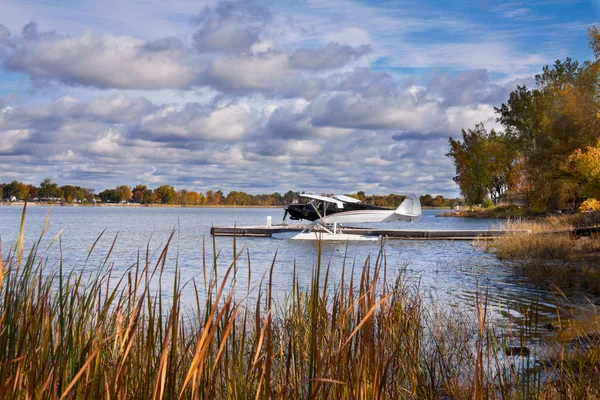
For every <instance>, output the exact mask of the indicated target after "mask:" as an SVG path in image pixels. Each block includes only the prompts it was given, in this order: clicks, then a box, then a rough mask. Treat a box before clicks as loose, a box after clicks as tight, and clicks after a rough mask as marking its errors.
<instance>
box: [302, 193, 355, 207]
mask: <svg viewBox="0 0 600 400" xmlns="http://www.w3.org/2000/svg"><path fill="white" fill-rule="evenodd" d="M300 197H306V198H307V199H313V200H320V201H324V202H326V203H332V204H335V206H336V207H337V208H344V203H343V202H342V201H340V200H337V199H334V198H333V197H326V196H318V195H316V194H306V193H302V194H300Z"/></svg>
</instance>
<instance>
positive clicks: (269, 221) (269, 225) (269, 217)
mask: <svg viewBox="0 0 600 400" xmlns="http://www.w3.org/2000/svg"><path fill="white" fill-rule="evenodd" d="M270 227H271V216H270V215H269V216H268V217H267V228H270Z"/></svg>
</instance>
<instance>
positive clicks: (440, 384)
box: [0, 208, 599, 399]
mask: <svg viewBox="0 0 600 400" xmlns="http://www.w3.org/2000/svg"><path fill="white" fill-rule="evenodd" d="M24 218H25V208H24V210H23V221H24ZM45 230H46V228H44V229H43V231H42V235H43V234H44V233H45ZM23 231H24V223H23V222H22V223H21V230H20V235H19V239H18V240H17V243H16V244H15V245H14V246H12V247H10V248H9V250H8V252H7V253H6V255H5V256H3V257H0V261H1V265H0V271H1V272H0V398H36V399H37V398H49V399H54V398H85V399H87V398H118V399H131V398H140V399H142V398H143V399H150V398H152V399H187V398H207V399H214V398H232V399H252V398H254V399H259V398H263V399H271V398H299V399H300V398H301V399H308V398H319V399H403V398H406V399H422V398H476V399H483V398H536V397H546V398H552V397H556V398H559V397H563V396H567V397H569V396H571V397H573V396H574V397H581V396H583V395H589V396H591V395H598V394H599V393H598V388H597V387H596V385H595V383H594V382H597V378H598V375H599V374H598V357H599V356H598V351H597V350H593V351H587V352H583V353H580V354H579V356H578V357H579V358H577V359H575V358H568V357H567V356H566V355H565V354H566V353H560V352H558V353H557V356H556V358H554V359H552V360H551V361H549V363H548V365H546V366H545V367H544V368H545V372H544V373H542V367H541V366H537V367H535V366H534V365H529V366H527V364H524V365H525V367H521V368H515V366H514V364H515V361H518V360H521V359H523V356H524V355H523V354H521V352H520V353H519V354H520V355H518V356H514V355H511V356H505V354H506V348H507V347H508V346H509V345H510V346H513V344H512V343H509V339H510V338H512V337H516V338H517V341H518V345H519V346H521V347H524V346H525V343H524V340H525V339H524V338H525V336H526V334H527V332H528V330H531V329H532V327H534V326H535V319H534V318H532V317H531V316H529V317H527V318H525V319H524V320H523V321H522V323H521V325H520V326H521V328H520V329H519V330H518V332H517V334H516V335H502V336H498V334H497V332H496V331H495V330H494V328H493V324H492V322H491V321H490V320H489V311H488V304H487V301H486V297H485V294H479V295H478V296H477V301H476V304H475V306H474V307H473V308H472V309H471V310H470V311H467V312H463V313H461V312H455V311H448V310H446V309H445V308H443V307H433V306H426V302H424V300H423V298H422V295H421V290H420V288H419V285H418V282H413V283H409V282H408V281H407V280H406V279H404V277H403V276H402V274H400V275H398V276H396V277H391V276H389V275H388V271H387V264H386V256H385V248H384V247H383V245H382V246H381V247H380V248H379V249H378V251H377V252H376V256H375V257H373V258H371V257H368V258H367V259H366V260H365V261H364V263H362V264H355V263H354V262H352V263H351V262H349V261H347V260H344V265H343V270H344V272H343V273H342V278H341V279H340V280H339V281H338V282H332V280H331V278H330V274H329V272H330V266H329V265H326V264H324V263H322V257H321V249H320V244H318V245H317V250H316V251H317V258H316V260H317V261H316V262H315V264H314V265H313V268H312V280H311V283H310V284H309V285H308V286H307V287H301V286H300V285H299V283H298V278H297V274H296V266H295V265H291V266H290V268H293V269H294V276H295V277H296V278H295V279H294V284H293V288H292V290H291V292H290V293H289V295H288V296H286V298H285V299H277V298H275V297H274V296H273V293H272V283H273V282H272V276H273V275H272V273H273V268H274V267H275V262H273V263H272V264H271V266H270V268H267V269H266V270H265V273H264V275H263V278H262V280H261V283H260V285H259V286H258V287H257V288H255V289H253V288H251V287H247V288H246V292H247V293H248V292H254V294H255V299H254V300H252V301H250V300H247V297H246V295H243V296H242V298H241V299H238V298H237V297H236V295H235V294H236V293H237V289H236V287H235V285H236V274H237V273H238V269H237V268H236V266H238V265H240V263H242V262H243V261H242V260H243V259H246V260H247V261H246V262H247V263H248V271H251V268H252V266H251V262H250V256H249V251H248V250H247V249H240V250H239V251H238V249H237V248H236V244H235V239H234V249H236V257H235V259H234V262H232V263H231V264H230V265H229V266H228V267H227V268H226V272H225V274H224V275H223V276H222V277H221V278H218V277H217V271H218V268H220V267H219V266H218V263H219V262H220V259H219V255H218V252H216V251H215V252H214V256H213V259H212V265H211V263H210V262H207V261H206V257H205V253H203V257H202V260H199V263H200V264H201V265H202V279H201V280H200V281H194V280H192V281H190V282H181V275H180V273H179V270H178V265H177V263H175V265H169V264H168V262H167V260H168V257H167V254H168V252H169V251H170V248H171V246H172V241H173V237H174V233H172V234H171V236H170V237H169V239H168V241H167V242H166V244H165V246H164V248H163V249H162V252H161V253H160V255H159V256H158V257H157V258H156V259H152V257H151V256H150V254H151V253H150V250H149V249H148V248H146V251H145V252H144V253H140V254H139V255H138V261H137V262H136V263H135V264H134V265H133V266H132V267H131V268H130V269H129V270H128V271H127V272H126V273H124V274H122V275H121V276H115V271H114V270H113V267H112V265H113V264H112V263H111V262H110V261H109V260H110V257H111V252H112V248H113V247H114V244H115V242H116V240H117V239H116V238H115V239H114V240H113V244H112V247H111V249H110V250H109V251H108V254H106V256H105V257H104V258H103V261H102V262H101V264H100V265H98V268H97V270H96V271H95V272H93V273H90V272H89V270H88V272H84V271H76V270H75V269H70V270H69V269H68V268H67V267H66V266H65V265H64V264H63V261H62V258H61V260H60V261H59V262H58V263H57V264H56V266H53V265H50V264H48V263H47V258H46V257H45V256H44V254H45V251H44V249H43V248H41V238H40V240H38V241H37V242H35V243H34V244H33V245H32V246H31V248H30V249H29V250H28V252H27V253H25V244H24V239H23V237H24V235H23ZM101 238H102V235H100V237H99V238H98V240H97V241H96V243H94V245H93V246H92V247H91V249H90V251H89V253H88V258H89V257H90V255H91V254H92V253H93V252H94V249H95V247H96V244H97V243H98V241H99V240H100V239H101ZM51 245H57V246H59V247H60V245H61V244H60V236H57V237H56V238H54V239H53V240H52V241H51ZM213 249H215V250H216V243H215V241H214V239H213ZM0 253H1V252H0ZM275 257H276V256H275ZM273 261H275V259H274V260H273ZM168 268H171V269H172V270H173V271H174V279H173V284H172V287H170V288H168V289H167V288H166V287H163V280H162V279H161V278H163V277H164V276H165V271H166V270H167V269H168ZM358 268H360V270H361V271H360V273H359V274H357V275H356V276H357V278H356V279H355V278H354V277H355V274H354V273H353V272H354V270H355V269H358ZM186 288H191V289H192V292H193V294H194V299H195V300H194V301H193V303H192V304H183V303H182V293H183V291H184V289H186ZM166 293H168V294H169V297H168V298H166V296H165V294H166ZM519 338H520V339H519ZM596 349H597V348H596ZM515 357H516V358H515ZM527 360H529V358H527ZM534 367H535V368H534ZM543 376H546V377H548V378H547V379H546V380H545V381H542V377H543Z"/></svg>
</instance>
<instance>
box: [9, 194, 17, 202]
mask: <svg viewBox="0 0 600 400" xmlns="http://www.w3.org/2000/svg"><path fill="white" fill-rule="evenodd" d="M8 201H10V202H11V203H12V202H13V201H17V198H16V197H15V196H10V197H9V198H8Z"/></svg>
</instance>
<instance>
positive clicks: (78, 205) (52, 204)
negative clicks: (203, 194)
mask: <svg viewBox="0 0 600 400" xmlns="http://www.w3.org/2000/svg"><path fill="white" fill-rule="evenodd" d="M24 205H25V203H24V202H22V201H15V202H12V203H9V202H0V206H2V207H5V206H6V207H23V206H24ZM27 207H82V208H87V207H126V208H129V207H135V208H138V207H147V208H282V207H285V206H242V205H226V204H219V205H182V204H139V203H126V204H116V203H96V204H89V203H85V204H70V203H66V204H63V203H33V202H28V203H27Z"/></svg>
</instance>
